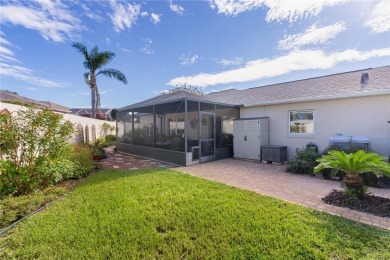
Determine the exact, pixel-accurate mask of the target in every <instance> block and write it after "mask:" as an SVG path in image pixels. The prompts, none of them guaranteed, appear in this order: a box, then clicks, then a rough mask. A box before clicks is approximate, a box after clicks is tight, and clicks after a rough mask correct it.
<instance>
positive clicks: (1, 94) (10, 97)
mask: <svg viewBox="0 0 390 260" xmlns="http://www.w3.org/2000/svg"><path fill="white" fill-rule="evenodd" d="M0 101H18V102H20V103H22V104H31V105H34V106H36V107H41V108H48V109H50V110H52V111H57V112H61V113H69V108H67V107H65V106H61V105H59V104H56V103H53V102H48V101H37V100H34V99H31V98H26V97H23V96H20V95H18V94H15V93H11V92H8V91H6V90H0Z"/></svg>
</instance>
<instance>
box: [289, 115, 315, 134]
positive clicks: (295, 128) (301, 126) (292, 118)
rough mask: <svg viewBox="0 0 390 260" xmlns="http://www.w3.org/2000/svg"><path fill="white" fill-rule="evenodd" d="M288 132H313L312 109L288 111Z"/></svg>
mask: <svg viewBox="0 0 390 260" xmlns="http://www.w3.org/2000/svg"><path fill="white" fill-rule="evenodd" d="M289 126H290V127H289V133H290V134H297V135H301V134H314V110H294V111H289Z"/></svg>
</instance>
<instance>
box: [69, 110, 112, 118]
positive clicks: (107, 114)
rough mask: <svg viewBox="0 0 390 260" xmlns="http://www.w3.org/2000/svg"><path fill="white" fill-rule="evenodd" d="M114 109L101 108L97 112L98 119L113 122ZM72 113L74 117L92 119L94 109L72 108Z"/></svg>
mask: <svg viewBox="0 0 390 260" xmlns="http://www.w3.org/2000/svg"><path fill="white" fill-rule="evenodd" d="M111 111H112V108H99V109H98V110H97V111H96V119H101V120H105V121H113V119H112V116H111ZM70 113H71V114H73V115H78V116H83V117H91V114H92V109H91V108H71V109H70Z"/></svg>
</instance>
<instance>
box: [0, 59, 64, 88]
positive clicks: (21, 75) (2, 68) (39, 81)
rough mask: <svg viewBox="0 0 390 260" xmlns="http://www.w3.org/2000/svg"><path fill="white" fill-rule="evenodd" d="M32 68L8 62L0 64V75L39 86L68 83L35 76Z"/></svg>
mask: <svg viewBox="0 0 390 260" xmlns="http://www.w3.org/2000/svg"><path fill="white" fill-rule="evenodd" d="M32 72H33V71H32V70H30V69H28V68H25V67H21V66H16V65H10V64H4V63H1V64H0V75H1V76H8V77H12V78H14V79H18V80H21V81H25V82H27V83H29V84H33V85H36V86H41V87H66V86H67V85H68V84H66V83H61V82H54V81H51V80H47V79H44V78H40V77H36V76H34V75H33V74H32Z"/></svg>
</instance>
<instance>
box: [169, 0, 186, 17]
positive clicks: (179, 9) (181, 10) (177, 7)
mask: <svg viewBox="0 0 390 260" xmlns="http://www.w3.org/2000/svg"><path fill="white" fill-rule="evenodd" d="M169 8H170V9H171V10H172V11H173V12H175V13H177V14H180V15H182V14H183V13H184V8H183V7H182V6H180V5H175V4H173V3H172V0H170V1H169Z"/></svg>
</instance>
